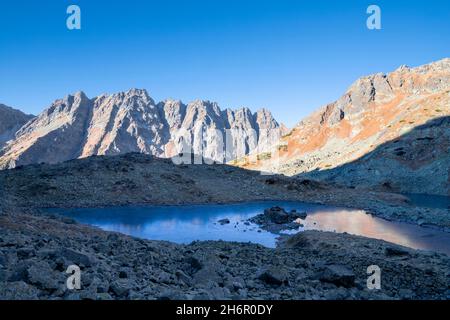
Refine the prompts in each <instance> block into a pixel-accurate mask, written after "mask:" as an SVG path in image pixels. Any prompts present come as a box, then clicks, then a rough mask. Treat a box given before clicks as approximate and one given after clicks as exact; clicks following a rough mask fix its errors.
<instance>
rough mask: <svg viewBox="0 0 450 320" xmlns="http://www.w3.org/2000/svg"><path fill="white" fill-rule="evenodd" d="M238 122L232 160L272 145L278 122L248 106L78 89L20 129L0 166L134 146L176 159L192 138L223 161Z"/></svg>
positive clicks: (199, 149)
mask: <svg viewBox="0 0 450 320" xmlns="http://www.w3.org/2000/svg"><path fill="white" fill-rule="evenodd" d="M232 128H239V129H240V131H239V132H234V133H232V134H230V135H229V138H230V139H231V145H233V146H235V147H236V149H235V150H232V151H231V152H229V153H227V160H229V159H233V158H235V157H237V156H238V154H239V155H240V156H243V155H245V153H246V152H249V151H250V150H252V149H254V148H256V147H258V145H259V144H266V143H268V140H267V135H268V134H269V133H268V132H269V131H270V130H274V131H276V129H277V128H279V126H278V123H277V122H276V121H275V120H274V119H273V117H272V116H271V115H270V114H269V113H268V112H267V111H265V112H263V113H261V112H260V113H257V114H255V115H253V114H252V113H251V111H250V110H249V109H248V108H244V109H239V110H236V111H232V110H229V111H228V110H225V111H222V110H221V109H220V107H219V105H218V104H217V103H215V102H210V101H208V100H200V99H199V100H195V101H193V102H191V103H189V104H187V105H185V104H183V103H182V102H181V101H180V100H174V99H168V100H165V101H162V102H159V103H157V104H156V103H155V101H154V100H153V99H152V98H151V97H150V96H149V94H148V92H147V91H146V90H144V89H135V88H133V89H130V90H128V91H124V92H119V93H115V94H111V95H107V94H103V95H100V96H98V97H95V98H93V99H89V98H88V97H87V96H86V95H85V94H84V93H83V92H77V93H75V94H72V95H67V96H66V97H64V98H62V99H58V100H56V101H55V102H53V103H52V104H51V106H50V107H48V108H47V109H45V110H44V111H43V112H42V113H41V114H40V115H39V116H38V117H36V118H35V119H34V120H33V121H30V122H29V123H28V124H27V125H26V126H24V127H23V128H22V129H21V130H19V131H18V132H17V137H16V139H15V140H14V141H13V142H12V143H11V144H10V145H8V146H7V147H6V148H5V149H4V150H3V155H2V157H1V158H0V166H2V167H14V166H16V165H20V164H28V163H35V162H49V163H54V162H60V161H64V160H69V159H74V158H80V157H87V156H91V155H109V154H121V153H127V152H141V153H148V154H152V155H155V156H158V157H171V156H174V155H176V154H178V153H180V152H186V150H184V149H183V148H184V146H185V145H186V143H188V144H189V145H191V150H188V151H189V152H191V153H195V154H202V155H203V156H204V157H205V158H208V159H213V160H217V161H224V153H223V151H221V149H223V147H224V143H222V142H223V141H224V139H225V138H226V137H227V134H226V130H228V129H232ZM210 129H214V130H212V131H211V130H210ZM270 135H271V137H276V136H277V135H276V132H274V133H270ZM248 136H252V138H251V139H248ZM262 137H263V138H264V139H262ZM277 138H279V135H278V136H277ZM273 140H274V139H271V140H270V141H273Z"/></svg>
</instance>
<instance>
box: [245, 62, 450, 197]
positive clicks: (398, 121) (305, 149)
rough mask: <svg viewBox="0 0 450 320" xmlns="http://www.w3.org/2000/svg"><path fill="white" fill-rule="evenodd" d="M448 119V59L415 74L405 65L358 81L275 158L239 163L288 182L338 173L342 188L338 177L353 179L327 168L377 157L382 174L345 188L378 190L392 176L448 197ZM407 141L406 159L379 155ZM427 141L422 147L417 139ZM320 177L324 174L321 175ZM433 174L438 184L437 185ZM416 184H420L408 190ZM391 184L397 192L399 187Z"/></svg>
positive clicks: (287, 139) (285, 140) (304, 124)
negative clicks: (367, 186) (308, 175)
mask: <svg viewBox="0 0 450 320" xmlns="http://www.w3.org/2000/svg"><path fill="white" fill-rule="evenodd" d="M448 116H450V59H444V60H441V61H438V62H434V63H431V64H428V65H424V66H420V67H417V68H409V67H406V66H402V67H400V68H399V69H397V70H395V71H394V72H392V73H390V74H387V75H385V74H375V75H371V76H367V77H363V78H361V79H359V80H357V81H356V82H355V83H354V84H353V85H352V86H351V87H350V88H349V89H348V91H347V92H346V93H345V94H344V95H343V96H342V97H341V98H340V99H339V100H337V101H335V102H334V103H331V104H329V105H326V106H324V107H322V108H321V109H319V110H318V111H317V112H315V113H313V114H312V115H311V116H309V117H308V118H306V119H305V120H303V121H301V122H300V123H299V124H298V125H297V126H296V127H295V128H294V129H293V130H292V131H291V132H290V133H289V134H287V135H285V136H284V137H282V139H280V141H279V142H278V145H277V147H276V150H273V151H272V155H271V156H270V157H269V156H265V157H258V159H257V161H254V162H251V161H249V160H248V158H247V159H246V162H240V163H237V164H238V165H241V166H243V167H246V168H252V169H259V170H261V169H262V170H266V171H272V172H278V173H284V174H287V175H298V174H302V173H307V172H314V175H315V176H320V177H321V178H325V176H328V174H331V173H333V178H330V179H332V180H336V181H337V180H339V181H340V182H344V181H343V180H345V179H344V178H342V179H340V178H339V179H338V178H336V177H334V174H335V173H337V172H339V173H340V174H343V177H348V173H347V174H344V172H343V171H342V170H341V169H340V170H336V171H334V170H330V169H332V168H336V167H340V166H342V165H343V164H345V163H349V162H352V161H355V160H357V159H359V158H361V157H363V156H364V155H366V154H372V152H373V151H374V150H377V151H376V153H375V154H374V155H372V156H371V157H372V158H370V159H371V160H370V161H371V163H372V164H371V165H372V166H373V168H374V169H375V167H377V168H379V169H382V168H383V167H384V169H383V170H380V171H379V173H377V172H378V171H373V172H374V174H371V172H370V171H367V170H366V171H364V170H363V171H361V173H360V174H359V175H358V176H359V177H360V178H358V179H356V178H355V179H356V180H354V181H353V182H349V183H348V184H351V185H353V184H354V183H358V182H362V180H364V181H365V182H364V183H365V184H368V183H369V182H370V181H373V185H378V184H379V183H380V182H382V181H383V180H385V178H387V177H386V176H385V175H384V174H383V173H382V172H383V171H384V172H386V173H390V175H391V177H392V179H386V181H387V180H389V181H394V178H396V179H397V183H398V185H397V188H398V189H399V190H403V191H408V192H425V191H426V192H430V193H438V194H447V192H448V191H447V190H448V183H447V185H444V183H443V181H442V179H444V178H445V179H447V176H448V172H447V170H448V167H449V166H448V164H449V159H448V158H449V153H448V139H449V132H448V130H449V126H448V121H447V120H446V119H447V118H446V117H448ZM433 119H437V120H436V121H433ZM415 128H417V130H415ZM411 132H413V133H411ZM409 133H411V134H409ZM405 134H406V136H405V138H404V139H405V143H404V145H403V146H402V147H403V149H402V150H403V151H401V150H398V151H395V152H397V153H399V154H401V156H398V155H395V154H393V153H392V152H385V153H381V151H380V149H378V147H379V146H381V145H383V144H385V143H387V142H389V141H396V139H398V138H399V137H402V136H404V135H405ZM409 137H410V138H409ZM427 137H430V138H432V139H427ZM422 138H423V139H425V140H415V139H422ZM404 139H403V138H401V141H403V140H404ZM409 139H412V140H413V141H414V143H412V142H411V141H409ZM445 139H447V140H445ZM406 141H407V142H406ZM410 142H411V143H410ZM389 145H390V144H388V146H389ZM446 145H447V149H445V148H446V147H445V146H446ZM399 148H400V147H399ZM383 150H384V149H383ZM402 152H404V154H403V153H402ZM375 155H376V156H375ZM408 155H409V156H408ZM413 155H414V156H413ZM419 155H420V156H419ZM393 158H394V159H395V160H392V159H393ZM377 161H378V163H377V165H376V166H375V162H377ZM358 163H360V162H358ZM346 168H347V167H346ZM348 168H349V167H348ZM320 170H325V172H324V173H323V174H320V175H318V174H317V171H320ZM349 170H350V169H349ZM355 170H356V169H355ZM436 175H441V177H439V178H438V179H437V180H435V176H436ZM364 176H366V177H365V178H364V179H363V177H364ZM398 179H402V180H398ZM415 179H417V185H414V184H412V185H410V182H411V181H413V180H415ZM419 181H420V182H419ZM419 183H420V184H422V186H420V185H419ZM402 184H403V185H402ZM390 185H391V186H392V187H395V183H394V182H392V183H390Z"/></svg>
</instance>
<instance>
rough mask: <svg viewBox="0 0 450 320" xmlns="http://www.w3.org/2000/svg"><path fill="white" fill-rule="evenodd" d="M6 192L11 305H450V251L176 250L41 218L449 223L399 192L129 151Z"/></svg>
mask: <svg viewBox="0 0 450 320" xmlns="http://www.w3.org/2000/svg"><path fill="white" fill-rule="evenodd" d="M237 190H239V192H236V191H237ZM0 197H1V199H0V200H1V201H0V299H450V291H449V288H450V286H449V285H450V258H449V257H448V256H447V255H444V254H438V253H432V252H422V251H416V250H411V249H406V248H403V247H400V246H396V245H393V244H389V243H386V242H383V241H378V240H372V239H367V238H362V237H357V236H351V235H347V234H334V233H326V232H315V231H307V232H303V233H301V234H299V235H296V236H293V237H291V238H287V239H284V240H283V241H281V242H280V244H279V247H278V248H276V249H270V248H265V247H263V246H260V245H256V244H244V243H231V242H221V241H207V242H195V243H192V244H190V245H177V244H173V243H168V242H161V241H147V240H142V239H136V238H132V237H129V236H125V235H121V234H116V233H111V232H105V231H101V230H98V229H96V228H93V227H89V226H85V225H80V224H77V223H75V222H74V221H73V220H71V219H67V218H63V217H59V216H52V215H48V214H44V213H42V212H40V211H39V207H61V208H63V207H82V206H104V205H126V204H138V203H148V204H183V203H212V202H217V203H225V202H238V201H250V200H269V199H270V200H303V201H311V202H318V203H328V204H334V205H346V206H349V207H357V208H367V209H368V210H370V211H371V212H372V213H374V214H376V215H378V216H381V217H384V218H389V219H393V220H401V221H407V222H410V223H419V222H420V224H422V225H423V226H429V227H435V228H441V229H444V230H446V229H447V228H448V227H449V226H450V223H449V220H450V219H449V213H448V211H446V210H432V209H421V208H415V207H413V206H411V205H410V204H409V203H408V202H407V201H406V199H405V198H404V197H402V196H400V195H396V194H390V193H383V192H370V191H369V190H364V191H362V190H355V189H351V188H349V189H346V188H337V187H335V186H333V185H329V184H324V183H317V182H315V181H312V180H296V179H292V178H286V177H282V176H263V175H260V174H259V173H258V172H251V171H246V170H242V169H239V168H235V167H230V166H225V165H211V166H206V165H178V166H176V165H174V164H173V163H172V162H171V161H170V160H161V159H155V158H153V157H150V156H145V155H141V154H128V155H123V156H117V157H93V158H87V159H81V160H74V161H69V162H65V163H61V164H56V165H45V164H42V165H31V166H26V167H18V168H16V169H14V170H6V171H1V172H0ZM293 215H294V213H289V218H292V217H293ZM297 215H302V213H297ZM419 219H420V221H419ZM71 264H76V265H78V266H79V267H80V268H81V290H76V291H73V290H68V289H67V287H66V279H67V277H68V276H69V275H68V274H66V272H65V271H66V270H67V267H68V266H69V265H71ZM371 265H378V266H379V267H380V268H381V272H382V273H381V281H382V282H381V290H368V289H367V285H366V281H367V277H368V274H367V273H366V271H367V267H368V266H371Z"/></svg>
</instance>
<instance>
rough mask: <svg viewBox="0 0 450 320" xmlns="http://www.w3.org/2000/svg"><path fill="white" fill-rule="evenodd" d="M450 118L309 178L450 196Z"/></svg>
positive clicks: (381, 189) (431, 121)
mask: <svg viewBox="0 0 450 320" xmlns="http://www.w3.org/2000/svg"><path fill="white" fill-rule="evenodd" d="M449 173H450V117H440V118H436V119H433V120H430V121H428V122H426V123H425V124H423V125H420V126H417V127H415V128H414V129H413V130H412V131H410V132H408V133H407V134H404V135H402V136H400V137H398V138H396V139H394V140H391V141H388V142H386V143H383V144H381V145H380V146H378V147H377V148H376V149H375V150H373V151H372V152H370V153H368V154H366V155H364V156H363V157H361V158H360V159H357V160H355V161H352V162H349V163H346V164H343V165H341V166H338V167H336V168H332V169H329V170H320V171H319V170H315V171H311V172H308V173H305V174H301V175H300V176H301V177H303V178H304V177H309V178H314V179H318V180H324V181H327V182H332V183H336V184H339V185H345V186H351V187H356V188H358V187H373V188H376V189H379V190H380V191H391V192H392V191H394V192H405V193H428V194H438V195H446V196H450V175H449Z"/></svg>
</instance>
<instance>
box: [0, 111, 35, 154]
mask: <svg viewBox="0 0 450 320" xmlns="http://www.w3.org/2000/svg"><path fill="white" fill-rule="evenodd" d="M33 117H34V116H32V115H28V114H25V113H23V112H21V111H19V110H16V109H13V108H11V107H8V106H5V105H4V104H1V103H0V149H2V148H3V147H4V145H5V144H6V142H7V141H9V140H11V139H13V138H14V134H15V133H16V131H17V130H19V129H20V127H22V126H23V125H24V124H25V123H27V122H28V121H29V120H30V119H31V118H33Z"/></svg>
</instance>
